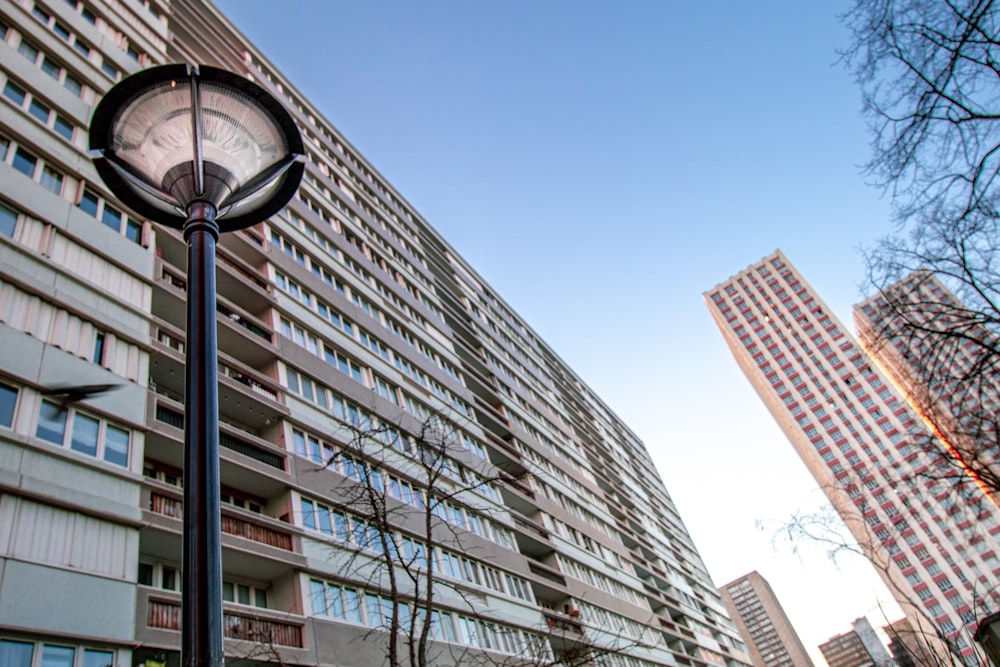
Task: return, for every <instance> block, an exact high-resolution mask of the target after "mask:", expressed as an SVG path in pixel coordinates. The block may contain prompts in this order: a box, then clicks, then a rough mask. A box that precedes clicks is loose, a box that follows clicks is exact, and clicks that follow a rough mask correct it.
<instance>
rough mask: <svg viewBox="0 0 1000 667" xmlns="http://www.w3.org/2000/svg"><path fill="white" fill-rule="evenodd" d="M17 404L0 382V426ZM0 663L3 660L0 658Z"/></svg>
mask: <svg viewBox="0 0 1000 667" xmlns="http://www.w3.org/2000/svg"><path fill="white" fill-rule="evenodd" d="M16 406H17V389H15V388H14V387H11V386H9V385H6V384H3V383H0V426H3V427H6V428H10V427H11V426H12V425H13V424H14V408H15V407H16ZM0 664H3V661H2V660H0Z"/></svg>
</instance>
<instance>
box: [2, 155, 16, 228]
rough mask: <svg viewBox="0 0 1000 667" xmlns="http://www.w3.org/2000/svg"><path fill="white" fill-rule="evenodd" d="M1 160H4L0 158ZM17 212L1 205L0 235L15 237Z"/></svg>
mask: <svg viewBox="0 0 1000 667" xmlns="http://www.w3.org/2000/svg"><path fill="white" fill-rule="evenodd" d="M0 159H3V158H2V157H0ZM17 218H18V215H17V211H15V210H14V209H12V208H10V207H9V206H7V205H5V204H3V203H0V234H3V235H4V236H7V237H13V236H14V228H15V227H16V226H17Z"/></svg>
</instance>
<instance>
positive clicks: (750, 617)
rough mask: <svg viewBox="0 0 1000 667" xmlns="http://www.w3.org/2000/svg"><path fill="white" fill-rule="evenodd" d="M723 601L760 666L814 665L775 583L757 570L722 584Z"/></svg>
mask: <svg viewBox="0 0 1000 667" xmlns="http://www.w3.org/2000/svg"><path fill="white" fill-rule="evenodd" d="M719 592H720V593H722V601H723V602H725V603H726V608H727V609H728V610H729V615H730V617H732V619H733V620H734V621H736V627H737V628H738V629H739V631H740V634H742V635H743V640H744V642H746V645H747V648H748V649H749V650H750V657H751V658H752V659H753V663H754V665H757V666H758V667H813V661H812V659H810V658H809V654H808V653H807V652H806V647H805V645H803V643H802V640H801V639H799V635H798V633H796V632H795V628H794V627H792V622H791V621H790V620H789V619H788V615H787V614H786V613H785V609H784V608H783V607H782V606H781V603H780V602H779V601H778V598H777V596H775V594H774V591H773V590H772V589H771V585H770V584H769V583H768V582H767V580H766V579H764V577H762V576H761V575H760V573H758V572H756V571H754V572H750V573H749V574H746V575H744V576H742V577H740V578H738V579H734V580H733V581H731V582H729V583H728V584H725V585H723V586H720V587H719Z"/></svg>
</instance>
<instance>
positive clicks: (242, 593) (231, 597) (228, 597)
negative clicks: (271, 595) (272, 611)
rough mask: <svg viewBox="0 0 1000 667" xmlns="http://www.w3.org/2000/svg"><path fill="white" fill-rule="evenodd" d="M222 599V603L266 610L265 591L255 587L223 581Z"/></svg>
mask: <svg viewBox="0 0 1000 667" xmlns="http://www.w3.org/2000/svg"><path fill="white" fill-rule="evenodd" d="M222 599H223V601H224V602H235V603H236V604H243V605H248V606H253V607H260V608H261V609H267V591H266V590H264V589H263V588H257V587H255V586H248V585H246V584H239V583H233V582H231V581H223V582H222Z"/></svg>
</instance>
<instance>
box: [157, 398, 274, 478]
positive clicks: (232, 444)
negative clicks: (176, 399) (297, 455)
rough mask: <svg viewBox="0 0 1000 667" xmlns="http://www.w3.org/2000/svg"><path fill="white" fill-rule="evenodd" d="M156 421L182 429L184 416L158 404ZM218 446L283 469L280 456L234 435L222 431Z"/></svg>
mask: <svg viewBox="0 0 1000 667" xmlns="http://www.w3.org/2000/svg"><path fill="white" fill-rule="evenodd" d="M156 421H159V422H163V423H164V424H167V425H168V426H173V427H174V428H180V429H182V428H184V414H183V413H181V412H178V411H176V410H171V409H170V408H168V407H167V406H165V405H161V404H159V403H157V405H156ZM219 445H220V446H222V447H224V448H226V449H229V450H232V451H234V452H236V453H238V454H243V455H244V456H249V457H250V458H252V459H254V460H255V461H260V462H261V463H263V464H265V465H269V466H271V467H272V468H277V469H278V470H284V469H285V459H284V458H283V457H282V456H279V455H278V454H275V453H273V452H269V451H267V450H266V449H264V448H262V447H258V446H257V445H254V444H251V443H249V442H246V441H244V440H241V439H240V438H237V437H236V436H235V435H231V434H229V433H226V432H224V431H223V432H220V433H219Z"/></svg>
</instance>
